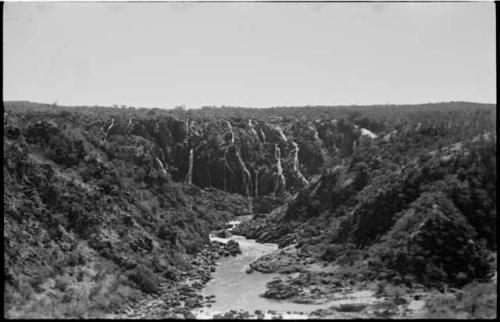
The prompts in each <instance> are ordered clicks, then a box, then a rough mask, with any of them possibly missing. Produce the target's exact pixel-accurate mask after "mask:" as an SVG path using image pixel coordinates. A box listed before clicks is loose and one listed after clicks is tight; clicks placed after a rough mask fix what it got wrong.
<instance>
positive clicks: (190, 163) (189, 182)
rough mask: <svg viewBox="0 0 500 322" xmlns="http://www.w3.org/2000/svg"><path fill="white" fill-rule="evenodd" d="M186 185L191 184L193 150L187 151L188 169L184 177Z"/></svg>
mask: <svg viewBox="0 0 500 322" xmlns="http://www.w3.org/2000/svg"><path fill="white" fill-rule="evenodd" d="M186 183H187V184H192V183H193V148H191V149H190V150H189V169H188V173H187V175H186Z"/></svg>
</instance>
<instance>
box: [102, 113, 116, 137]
mask: <svg viewBox="0 0 500 322" xmlns="http://www.w3.org/2000/svg"><path fill="white" fill-rule="evenodd" d="M114 125H115V118H114V117H112V118H111V124H110V125H109V126H108V129H107V130H106V133H104V140H106V139H107V138H108V133H109V130H111V128H112V127H113V126H114Z"/></svg>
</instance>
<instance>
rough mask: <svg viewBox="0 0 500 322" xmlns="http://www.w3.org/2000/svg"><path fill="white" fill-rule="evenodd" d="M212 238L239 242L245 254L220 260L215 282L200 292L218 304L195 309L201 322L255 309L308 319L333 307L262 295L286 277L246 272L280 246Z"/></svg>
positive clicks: (240, 238)
mask: <svg viewBox="0 0 500 322" xmlns="http://www.w3.org/2000/svg"><path fill="white" fill-rule="evenodd" d="M238 223H239V222H238V221H233V222H230V224H233V227H234V225H236V224H238ZM210 239H211V240H213V241H219V242H223V243H227V242H228V241H229V240H231V239H233V240H235V241H237V242H238V243H239V245H240V248H241V252H242V254H241V255H238V256H235V257H221V258H220V259H219V261H218V266H217V269H216V271H215V273H214V275H213V279H212V280H210V281H209V282H208V283H207V285H206V286H205V287H204V288H203V290H202V292H201V294H202V295H203V296H210V295H215V298H214V300H215V303H212V306H211V307H204V308H201V309H198V310H195V311H194V312H193V313H194V314H195V316H196V317H197V318H198V319H210V318H212V317H213V315H214V314H219V313H224V312H228V311H230V310H236V311H248V312H249V313H250V314H254V312H255V310H260V311H262V312H263V313H267V312H268V311H269V310H272V311H275V312H277V313H279V314H281V315H282V316H283V317H284V318H296V319H300V318H303V319H305V318H307V313H309V312H311V311H314V310H317V309H322V308H328V307H329V306H331V303H326V304H298V303H293V302H288V301H280V300H273V299H267V298H264V297H261V296H259V295H260V294H262V293H264V292H265V290H266V284H267V283H268V282H269V281H271V280H272V279H274V278H277V277H279V276H283V274H278V273H269V274H264V273H260V272H253V273H251V274H247V273H246V269H247V268H248V267H249V266H248V265H249V264H250V263H251V262H253V261H254V260H256V259H257V258H259V257H260V256H263V255H265V254H269V253H271V252H274V251H276V250H277V249H278V245H277V244H272V243H258V242H256V241H255V240H253V239H246V238H245V237H243V236H238V235H233V236H231V237H230V238H218V237H215V236H210ZM266 317H269V314H266Z"/></svg>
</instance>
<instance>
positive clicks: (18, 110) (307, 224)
mask: <svg viewBox="0 0 500 322" xmlns="http://www.w3.org/2000/svg"><path fill="white" fill-rule="evenodd" d="M494 113H495V106H491V105H484V104H475V103H460V102H458V103H442V104H428V105H422V106H413V107H412V109H408V108H405V107H398V106H389V107H388V106H373V107H336V108H335V107H308V108H305V107H304V108H274V109H262V110H256V109H244V108H204V109H201V110H197V111H196V110H187V111H183V110H173V111H167V110H161V109H134V108H125V109H124V108H104V107H63V106H56V105H47V104H36V103H29V102H6V103H5V104H4V190H5V193H4V212H5V217H4V226H5V228H4V244H5V246H6V247H5V276H6V300H5V304H6V312H7V313H6V316H7V317H11V318H16V317H40V316H42V317H46V318H49V317H56V318H57V317H80V318H93V317H107V318H196V317H197V316H196V314H201V313H200V311H199V310H203V308H210V306H212V305H214V306H217V305H219V304H220V302H219V303H218V302H217V296H216V297H215V298H214V297H213V296H211V295H212V294H204V293H203V292H204V290H206V289H208V288H210V287H215V289H218V287H219V286H217V285H222V286H220V287H225V286H224V283H222V284H217V283H219V282H220V278H218V277H217V276H219V275H217V274H218V273H217V272H218V270H221V269H229V270H230V271H231V272H233V273H234V274H243V275H237V276H238V279H239V280H241V281H242V283H243V287H241V288H240V289H241V290H242V291H244V290H245V288H248V289H247V291H248V292H249V293H248V294H250V293H251V294H252V295H251V296H254V295H255V294H257V293H258V294H257V295H258V298H261V299H260V300H262V301H264V302H258V301H260V300H255V297H252V299H253V301H256V302H257V303H263V304H262V305H270V306H269V307H268V309H267V310H265V309H262V308H259V307H252V309H251V310H246V311H245V310H238V309H236V308H235V309H232V310H231V309H228V310H224V311H223V312H222V311H221V312H218V313H215V314H212V315H211V316H209V317H210V318H273V317H274V318H280V317H281V318H299V317H300V318H309V317H313V318H314V317H316V318H322V317H323V318H328V317H330V318H332V317H345V318H354V317H415V316H422V317H427V316H429V315H432V314H435V315H436V314H438V313H439V312H437V313H436V312H435V307H434V306H433V303H437V302H438V301H442V303H451V304H446V305H448V306H446V307H448V308H449V307H451V305H455V307H457V306H458V307H460V309H457V310H455V311H456V312H459V314H462V316H467V317H477V316H481V317H491V315H492V314H493V313H492V312H493V311H494V314H495V315H496V306H495V307H494V308H493V302H492V301H493V299H495V303H496V290H495V291H494V290H493V288H492V285H496V280H495V281H494V282H492V281H491V278H492V276H493V275H494V272H495V270H496V257H495V256H494V253H495V250H496V228H495V227H496V166H495V158H496V124H495V122H494V117H493V116H494ZM457 129H462V131H457ZM457 142H458V143H457ZM492 174H495V175H494V176H493V175H492ZM241 218H244V219H245V220H242V219H241ZM235 219H236V220H239V221H242V222H241V223H240V224H238V225H237V226H235V227H233V226H234V225H232V224H228V222H230V221H231V220H235ZM252 240H253V241H252ZM250 241H252V242H250ZM434 243H438V244H439V246H440V247H439V248H436V247H435V244H434ZM265 245H269V248H266V246H265ZM262 247H264V248H262ZM263 249H265V251H264V250H263ZM444 249H445V250H446V252H443V251H441V250H444ZM256 250H259V251H257V252H255V251H256ZM260 251H262V252H260ZM249 254H252V255H251V256H250V255H249ZM248 256H250V257H248ZM247 262H248V263H247ZM51 263H57V265H55V264H51ZM241 263H245V264H244V265H243V266H241V267H240V266H237V265H240V264H241ZM223 265H224V266H223ZM235 265H236V266H235ZM214 276H215V277H214ZM242 276H244V277H242ZM228 279H229V278H228ZM238 279H236V280H238ZM252 279H253V281H257V280H259V281H260V282H259V283H260V284H259V283H255V285H257V284H258V285H260V286H259V289H251V288H252V286H249V285H251V283H250V282H249V281H252ZM222 282H223V281H222ZM214 283H215V284H214ZM245 283H249V284H245ZM207 285H208V286H207ZM210 285H212V286H210ZM213 285H216V286H213ZM260 287H262V288H261V289H260ZM250 289H251V290H250ZM250 291H251V292H250ZM202 294H203V295H202ZM219 297H220V296H219ZM450 298H451V300H450ZM269 301H270V302H269ZM273 301H279V303H281V304H278V302H273ZM446 301H448V302H446ZM471 301H473V303H475V304H474V305H472V304H471ZM266 303H267V304H266ZM270 303H274V305H275V306H276V307H279V306H280V305H283V307H287V309H285V310H284V311H280V310H279V309H273V308H272V305H273V304H270ZM290 305H292V306H290ZM293 305H295V306H296V307H297V308H298V307H300V308H301V309H296V310H294V309H293ZM301 305H302V306H301ZM304 305H305V307H304ZM315 305H319V306H320V307H318V308H314V307H315ZM471 307H472V309H471ZM478 307H479V308H480V309H477V308H478ZM306 308H309V309H306ZM313 308H314V309H313ZM452 311H453V309H448V311H445V312H441V313H439V314H443V315H444V316H452V315H453V314H455V313H453V312H452ZM89 312H91V313H89ZM415 314H416V315H415ZM457 314H458V313H457ZM198 317H208V316H206V315H203V316H198Z"/></svg>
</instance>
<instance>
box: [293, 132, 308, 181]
mask: <svg viewBox="0 0 500 322" xmlns="http://www.w3.org/2000/svg"><path fill="white" fill-rule="evenodd" d="M292 144H293V147H294V151H293V152H294V154H293V171H294V172H295V173H296V174H297V176H298V177H299V179H300V181H301V182H302V184H303V185H305V186H307V185H308V184H309V182H308V181H307V179H306V178H305V177H304V175H303V174H302V172H300V167H299V145H298V144H297V143H295V142H293V141H292Z"/></svg>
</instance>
